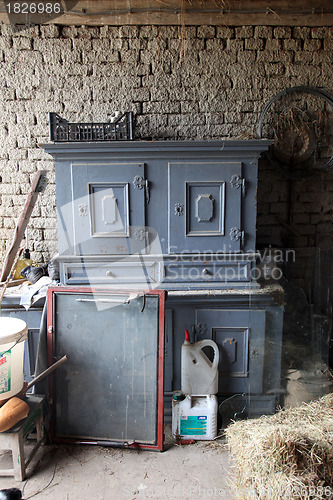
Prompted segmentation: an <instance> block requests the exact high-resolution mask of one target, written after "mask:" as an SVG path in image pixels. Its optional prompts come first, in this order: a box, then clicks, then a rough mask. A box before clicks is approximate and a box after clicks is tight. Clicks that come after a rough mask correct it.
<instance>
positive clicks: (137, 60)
mask: <svg viewBox="0 0 333 500" xmlns="http://www.w3.org/2000/svg"><path fill="white" fill-rule="evenodd" d="M0 29H1V31H0V68H1V71H0V85H1V92H0V116H1V120H0V210H1V212H0V213H1V218H0V231H1V233H0V258H1V260H2V259H3V256H4V255H5V252H6V248H8V245H9V243H10V240H11V238H12V235H13V231H14V227H15V222H16V220H17V218H18V216H19V215H20V213H21V210H22V207H23V205H24V203H25V200H26V196H27V193H28V191H29V187H30V183H31V182H32V179H33V177H34V175H35V172H36V171H37V170H38V169H39V170H46V172H47V177H48V180H49V183H48V187H47V189H46V191H45V193H44V194H43V195H41V196H40V197H39V199H38V202H37V205H36V207H35V209H34V211H33V214H32V217H31V220H30V224H29V240H30V248H31V250H32V258H33V259H34V260H35V262H36V263H41V262H45V261H48V260H49V259H50V257H52V256H53V255H54V254H55V253H56V252H57V240H56V237H57V231H56V209H55V205H56V199H55V185H54V165H53V162H52V159H51V158H50V157H49V156H48V155H46V154H45V153H44V152H43V150H42V149H41V148H40V147H39V146H38V145H39V144H41V143H44V142H46V141H48V112H50V111H53V112H56V113H58V114H60V115H61V116H62V117H64V118H66V119H67V120H69V121H90V120H91V121H107V119H108V117H109V116H110V115H111V113H112V112H113V111H115V110H120V111H122V112H125V111H129V110H133V111H135V112H136V113H137V125H136V131H135V132H136V139H155V140H157V139H158V140H168V139H176V140H185V139H194V140H196V139H225V138H250V137H253V134H254V132H255V128H256V124H257V120H258V117H259V115H260V112H261V110H262V109H263V106H264V105H265V104H266V102H267V101H268V100H269V99H270V98H271V97H273V96H274V95H275V94H276V93H277V92H279V91H281V90H283V89H285V88H287V87H291V86H296V85H310V86H314V87H322V88H324V89H326V90H327V91H329V92H333V79H332V48H333V42H332V33H333V30H332V28H331V27H321V28H309V27H297V28H291V27H271V26H266V27H265V26H260V27H252V26H246V27H223V26H221V27H213V26H196V27H195V26H189V27H176V26H169V27H167V26H160V27H157V26H123V27H112V26H104V27H66V26H65V27H60V26H57V25H50V26H42V25H41V26H37V25H36V26H23V27H22V26H20V27H15V26H10V25H5V24H4V25H1V26H0ZM290 190H292V198H291V199H292V201H291V202H290ZM332 201H333V176H332V174H327V175H323V176H321V175H317V176H316V177H315V178H314V179H312V180H310V181H308V182H294V183H292V186H290V182H289V181H288V179H286V178H285V177H283V176H282V175H281V173H280V172H277V171H276V170H274V168H273V167H271V166H270V165H269V164H268V163H267V162H265V161H261V162H260V171H259V191H258V245H259V246H262V247H263V246H267V245H272V246H278V247H281V246H294V247H300V248H302V249H305V255H310V254H311V252H312V250H311V249H313V248H314V247H316V246H317V245H320V244H321V243H322V242H323V241H324V243H325V245H327V242H328V244H329V245H330V242H331V240H332V232H333V231H332V230H333V226H332V224H333V209H332V207H333V204H332ZM281 219H282V220H284V221H288V224H289V226H291V227H292V231H291V230H290V229H287V228H286V226H283V225H282V224H281ZM309 249H310V250H309ZM311 255H312V254H311ZM301 274H302V273H301V271H300V270H297V272H296V276H294V278H295V279H296V278H297V275H301Z"/></svg>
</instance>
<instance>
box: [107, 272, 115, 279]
mask: <svg viewBox="0 0 333 500" xmlns="http://www.w3.org/2000/svg"><path fill="white" fill-rule="evenodd" d="M105 274H106V276H110V278H114V274H112V272H111V271H106V273H105Z"/></svg>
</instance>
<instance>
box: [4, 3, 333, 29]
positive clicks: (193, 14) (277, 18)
mask: <svg viewBox="0 0 333 500" xmlns="http://www.w3.org/2000/svg"><path fill="white" fill-rule="evenodd" d="M0 21H2V22H4V23H12V24H62V25H90V26H101V25H102V26H103V25H113V26H122V25H212V26H217V25H223V26H246V25H253V26H255V25H273V26H282V25H283V26H330V25H333V5H332V0H312V1H310V0H293V1H292V0H266V1H264V0H230V1H228V0H78V1H75V0H60V1H57V0H45V1H38V0H36V1H35V2H34V1H27V2H24V1H22V0H20V1H19V2H18V1H16V2H15V1H10V0H0Z"/></svg>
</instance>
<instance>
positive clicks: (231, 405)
mask: <svg viewBox="0 0 333 500" xmlns="http://www.w3.org/2000/svg"><path fill="white" fill-rule="evenodd" d="M282 298H283V294H282V293H281V295H280V299H279V298H278V300H276V295H275V296H274V298H273V296H272V295H271V294H270V293H268V292H267V293H266V294H265V293H263V290H260V291H259V292H257V293H256V292H255V291H253V293H237V292H236V291H235V293H234V294H232V293H226V294H225V295H223V294H221V293H220V294H219V295H216V296H214V295H213V294H206V295H205V294H202V295H193V296H191V295H190V294H189V292H188V293H185V294H184V296H183V297H180V296H179V294H177V296H173V295H172V292H169V294H168V298H167V301H166V333H165V335H166V338H165V342H166V344H165V345H166V347H165V406H166V414H168V411H170V403H169V399H170V400H171V398H170V393H171V392H172V391H175V390H180V388H181V346H182V343H183V342H184V331H185V329H187V330H189V332H190V336H191V341H192V342H197V341H200V340H203V339H212V340H213V341H214V342H215V343H216V344H217V346H218V348H219V384H218V398H219V403H220V410H221V411H220V412H222V414H224V415H225V417H226V418H227V419H228V418H233V417H234V415H235V414H237V413H242V414H244V416H256V415H261V414H265V413H266V414H267V413H273V412H274V411H275V408H276V406H277V405H278V404H280V397H281V393H282V390H281V351H282V320H283V305H282ZM210 351H212V349H209V348H208V349H207V352H206V355H207V356H208V357H209V356H210V354H211V355H212V354H213V353H210ZM168 408H169V410H168Z"/></svg>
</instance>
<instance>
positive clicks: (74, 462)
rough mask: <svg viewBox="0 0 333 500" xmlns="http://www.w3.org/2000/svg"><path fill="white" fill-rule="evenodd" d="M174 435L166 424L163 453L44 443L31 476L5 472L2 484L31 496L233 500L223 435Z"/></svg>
mask: <svg viewBox="0 0 333 500" xmlns="http://www.w3.org/2000/svg"><path fill="white" fill-rule="evenodd" d="M170 434H171V433H170V429H169V426H167V427H166V436H167V437H166V447H165V451H163V452H155V451H154V452H150V451H135V450H124V449H119V448H103V447H98V446H82V445H73V446H67V445H66V446H56V447H55V446H49V445H47V446H43V447H42V449H41V450H39V451H38V453H37V454H36V459H35V460H34V462H35V464H36V465H35V468H34V471H33V472H32V474H31V475H29V477H28V478H27V479H26V480H25V481H23V482H19V481H15V480H14V479H13V478H10V477H0V489H2V488H11V487H17V488H20V489H21V490H22V491H23V498H24V499H26V500H28V499H30V498H34V499H36V500H46V499H48V500H49V499H50V498H52V499H55V500H123V499H124V500H134V499H137V500H140V499H145V498H151V499H164V498H172V499H186V498H191V499H193V500H197V499H198V500H199V499H205V498H222V499H228V500H229V499H230V500H232V499H233V498H234V496H233V494H232V492H231V491H230V489H229V486H228V482H229V481H230V474H231V467H230V462H229V454H228V452H227V450H226V447H225V441H224V439H223V438H220V439H217V440H216V441H209V442H205V441H198V442H197V443H195V444H192V445H186V446H185V445H182V446H180V445H176V444H175V443H174V442H173V441H172V439H171V437H170ZM9 458H10V454H9V453H8V452H3V451H2V452H0V463H1V460H2V461H3V460H8V459H9ZM32 465H34V464H32ZM0 468H1V465H0Z"/></svg>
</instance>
